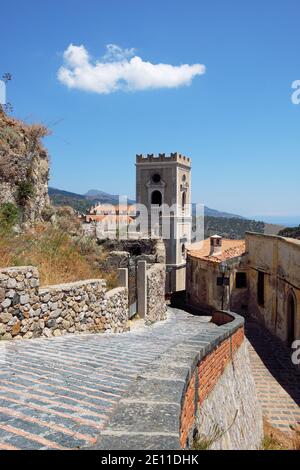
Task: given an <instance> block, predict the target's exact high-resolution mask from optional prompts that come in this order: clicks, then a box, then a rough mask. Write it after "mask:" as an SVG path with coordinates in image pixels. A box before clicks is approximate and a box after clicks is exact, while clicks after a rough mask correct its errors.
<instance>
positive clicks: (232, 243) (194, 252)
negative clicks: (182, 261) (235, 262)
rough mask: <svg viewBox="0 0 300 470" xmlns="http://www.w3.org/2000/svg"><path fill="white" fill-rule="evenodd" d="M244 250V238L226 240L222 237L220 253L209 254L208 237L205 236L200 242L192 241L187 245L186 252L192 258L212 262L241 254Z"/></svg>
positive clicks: (218, 261)
mask: <svg viewBox="0 0 300 470" xmlns="http://www.w3.org/2000/svg"><path fill="white" fill-rule="evenodd" d="M245 251H246V245H245V240H228V239H226V238H223V239H222V253H220V254H218V255H214V256H209V253H210V238H206V239H205V240H203V241H202V242H198V243H193V244H192V245H190V246H189V247H188V254H189V255H190V256H192V257H193V258H199V259H204V260H206V261H211V262H212V263H221V262H222V261H225V260H228V259H230V258H235V257H237V256H241V255H243V254H244V253H245Z"/></svg>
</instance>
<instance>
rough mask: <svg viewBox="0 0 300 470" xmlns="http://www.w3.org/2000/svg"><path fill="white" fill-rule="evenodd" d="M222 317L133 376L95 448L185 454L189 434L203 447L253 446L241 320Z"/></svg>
mask: <svg viewBox="0 0 300 470" xmlns="http://www.w3.org/2000/svg"><path fill="white" fill-rule="evenodd" d="M173 311H174V312H175V313H176V309H173ZM222 316H223V318H225V317H226V316H227V317H228V318H229V319H230V320H231V321H230V322H228V323H226V324H224V325H220V326H218V327H216V328H211V329H207V330H204V331H203V333H201V334H197V335H195V336H192V337H190V338H189V339H186V340H185V341H183V342H182V343H180V344H177V345H176V346H174V347H172V348H170V349H169V350H167V352H165V353H164V354H162V355H161V356H160V357H159V358H158V359H157V360H156V361H154V362H153V364H152V366H151V367H150V368H147V369H145V370H144V371H143V372H142V373H141V374H140V375H139V376H138V377H137V379H136V380H135V382H134V383H133V384H132V386H131V387H130V389H129V391H128V394H127V396H126V397H125V398H123V399H121V401H120V403H119V405H118V408H117V409H116V412H115V414H114V416H113V418H112V420H111V421H110V422H109V424H108V426H107V427H106V428H105V429H104V430H103V431H102V432H101V435H100V436H99V439H98V441H97V444H96V446H95V447H94V448H95V449H99V450H101V449H106V450H114V449H119V450H136V449H141V450H148V449H151V450H179V449H187V448H190V447H191V446H192V444H193V439H194V437H195V436H197V435H198V436H199V439H200V442H201V439H202V442H205V443H207V442H209V443H210V445H209V447H210V448H218V449H258V448H259V447H260V445H261V442H262V438H263V423H262V412H261V407H260V405H259V402H258V400H257V396H256V390H255V384H254V379H253V376H252V371H251V368H250V363H249V357H248V350H247V345H246V343H245V340H244V320H243V318H242V317H240V316H238V315H236V314H234V313H232V312H222ZM220 317H221V316H219V317H218V319H220Z"/></svg>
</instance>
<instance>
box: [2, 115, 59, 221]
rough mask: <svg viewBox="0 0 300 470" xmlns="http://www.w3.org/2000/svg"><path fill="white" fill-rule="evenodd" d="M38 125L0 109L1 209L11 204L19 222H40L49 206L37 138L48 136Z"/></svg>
mask: <svg viewBox="0 0 300 470" xmlns="http://www.w3.org/2000/svg"><path fill="white" fill-rule="evenodd" d="M47 133H48V132H47V130H46V128H44V127H43V126H40V125H27V124H25V123H23V122H21V121H18V120H16V119H12V118H10V117H8V116H7V115H6V114H4V112H3V111H1V110H0V206H1V205H3V204H5V203H12V204H14V205H15V206H17V207H18V208H19V210H20V214H21V222H27V223H28V222H29V223H33V222H35V221H38V220H41V219H42V213H43V211H44V209H45V208H46V207H47V206H49V204H50V202H49V197H48V179H49V159H48V154H47V151H46V150H45V148H44V147H43V146H42V145H41V142H40V139H41V138H42V137H44V136H45V135H47Z"/></svg>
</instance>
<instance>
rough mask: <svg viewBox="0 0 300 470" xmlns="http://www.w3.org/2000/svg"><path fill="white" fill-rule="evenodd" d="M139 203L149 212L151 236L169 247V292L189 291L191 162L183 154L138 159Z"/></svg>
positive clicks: (137, 185)
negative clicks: (187, 276) (187, 270)
mask: <svg viewBox="0 0 300 470" xmlns="http://www.w3.org/2000/svg"><path fill="white" fill-rule="evenodd" d="M136 201H137V203H138V204H143V205H144V206H146V208H147V211H148V235H149V236H151V237H158V236H162V238H163V240H164V244H165V248H166V269H167V282H166V292H175V291H180V290H184V289H185V266H186V247H187V245H189V244H190V243H191V229H192V214H191V160H190V158H187V157H185V156H183V155H181V154H179V153H171V155H170V156H166V155H165V154H164V153H163V154H161V153H160V154H159V155H158V156H155V155H153V154H151V155H147V156H143V155H137V156H136Z"/></svg>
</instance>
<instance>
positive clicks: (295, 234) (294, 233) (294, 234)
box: [278, 225, 300, 240]
mask: <svg viewBox="0 0 300 470" xmlns="http://www.w3.org/2000/svg"><path fill="white" fill-rule="evenodd" d="M278 235H280V236H281V237H288V238H296V239H297V240H300V225H299V226H298V227H292V228H290V227H287V228H284V229H283V230H280V232H279V233H278Z"/></svg>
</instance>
